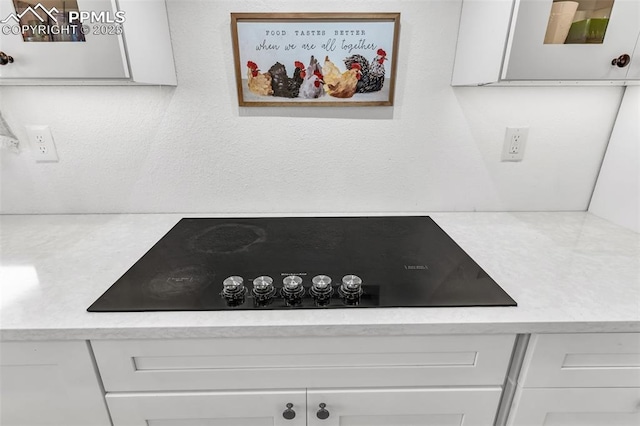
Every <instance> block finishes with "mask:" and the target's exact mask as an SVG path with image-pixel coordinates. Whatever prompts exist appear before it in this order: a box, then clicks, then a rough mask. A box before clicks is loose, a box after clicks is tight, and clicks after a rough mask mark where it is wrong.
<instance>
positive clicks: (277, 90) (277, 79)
mask: <svg viewBox="0 0 640 426" xmlns="http://www.w3.org/2000/svg"><path fill="white" fill-rule="evenodd" d="M294 66H295V70H294V72H293V78H289V76H288V75H287V69H286V67H285V66H284V65H283V64H281V63H280V62H276V63H275V64H274V65H273V66H272V67H271V68H269V74H271V88H272V89H273V96H278V97H281V98H297V97H298V94H299V93H300V85H301V84H302V81H303V80H304V77H305V76H306V72H305V69H304V64H303V63H302V62H298V61H296V62H295V64H294Z"/></svg>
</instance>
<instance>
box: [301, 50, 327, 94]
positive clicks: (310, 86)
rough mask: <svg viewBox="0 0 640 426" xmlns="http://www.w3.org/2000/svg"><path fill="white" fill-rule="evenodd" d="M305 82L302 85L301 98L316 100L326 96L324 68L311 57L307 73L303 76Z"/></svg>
mask: <svg viewBox="0 0 640 426" xmlns="http://www.w3.org/2000/svg"><path fill="white" fill-rule="evenodd" d="M303 78H304V81H303V82H302V84H301V85H300V97H301V98H304V99H316V98H319V97H320V96H322V95H324V87H323V84H324V80H323V78H324V77H323V76H322V68H321V67H320V64H319V63H318V60H317V59H316V58H314V57H313V55H312V56H311V59H310V60H309V66H308V67H307V71H306V72H305V73H304V75H303Z"/></svg>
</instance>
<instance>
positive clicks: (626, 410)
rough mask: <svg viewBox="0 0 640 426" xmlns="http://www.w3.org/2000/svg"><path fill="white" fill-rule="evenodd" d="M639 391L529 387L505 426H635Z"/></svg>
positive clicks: (638, 416)
mask: <svg viewBox="0 0 640 426" xmlns="http://www.w3.org/2000/svg"><path fill="white" fill-rule="evenodd" d="M638 404H640V388H582V389H579V388H566V389H561V388H555V389H545V388H529V389H523V390H522V391H521V392H520V393H519V394H518V395H516V399H515V400H514V405H513V407H512V409H511V416H510V418H509V421H508V422H507V425H508V426H523V425H526V426H637V425H639V424H640V411H639V410H638Z"/></svg>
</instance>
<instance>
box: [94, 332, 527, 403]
mask: <svg viewBox="0 0 640 426" xmlns="http://www.w3.org/2000/svg"><path fill="white" fill-rule="evenodd" d="M514 340H515V336H514V335H499V336H402V337H317V338H264V339H255V338H252V339H248V338H224V339H205V340H119V341H113V340H109V341H107V340H98V341H92V342H91V344H92V346H93V350H94V353H95V356H96V360H97V363H98V367H99V369H100V374H101V376H102V379H103V382H104V385H105V388H106V390H107V391H153V390H214V389H247V388H254V389H255V388H307V387H336V386H415V385H421V386H435V385H502V383H503V381H504V378H505V375H506V371H507V366H508V363H509V360H510V357H511V352H512V349H513V344H514Z"/></svg>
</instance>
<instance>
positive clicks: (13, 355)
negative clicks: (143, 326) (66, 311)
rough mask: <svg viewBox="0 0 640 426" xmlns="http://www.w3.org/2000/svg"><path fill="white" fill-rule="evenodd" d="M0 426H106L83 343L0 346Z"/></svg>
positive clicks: (103, 407)
mask: <svg viewBox="0 0 640 426" xmlns="http://www.w3.org/2000/svg"><path fill="white" fill-rule="evenodd" d="M0 378H1V379H0V401H1V402H2V409H1V410H0V424H1V425H2V426H44V425H49V426H59V425H65V426H74V425H77V426H108V425H110V424H111V422H110V421H109V414H108V413H107V407H106V404H105V401H104V394H103V392H102V389H101V388H100V384H99V382H98V377H97V375H96V371H95V369H94V366H93V362H92V360H91V355H90V353H89V347H88V344H87V342H84V341H81V342H2V344H0Z"/></svg>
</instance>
